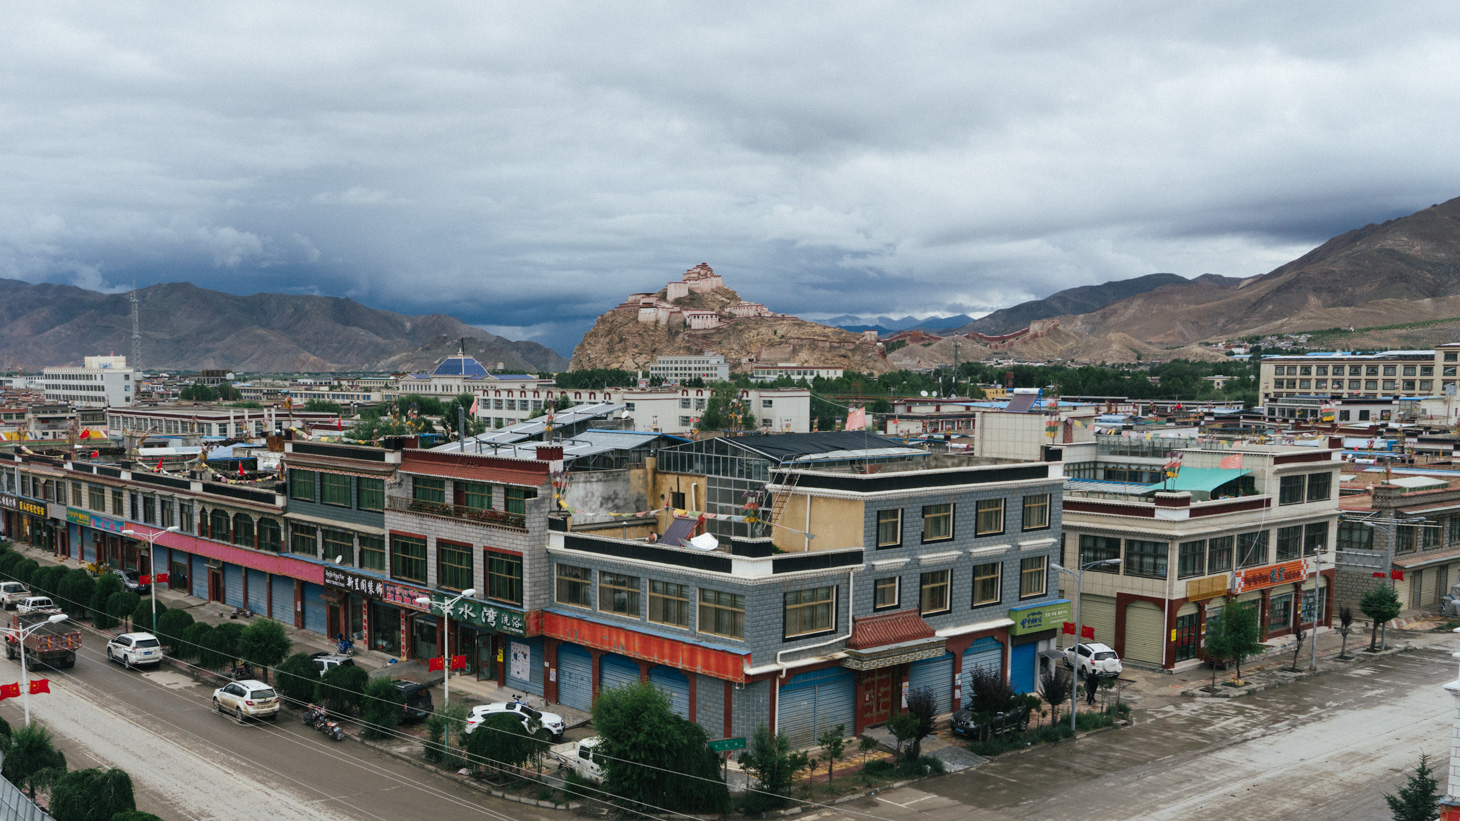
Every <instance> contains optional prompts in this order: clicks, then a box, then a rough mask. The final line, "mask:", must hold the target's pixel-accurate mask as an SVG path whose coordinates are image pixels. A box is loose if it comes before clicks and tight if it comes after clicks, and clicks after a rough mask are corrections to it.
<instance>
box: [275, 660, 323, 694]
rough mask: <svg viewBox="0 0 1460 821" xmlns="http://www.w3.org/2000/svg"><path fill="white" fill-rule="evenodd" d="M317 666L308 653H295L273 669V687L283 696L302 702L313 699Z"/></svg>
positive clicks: (316, 680) (316, 681) (317, 677)
mask: <svg viewBox="0 0 1460 821" xmlns="http://www.w3.org/2000/svg"><path fill="white" fill-rule="evenodd" d="M318 683H319V667H317V666H315V663H314V659H312V658H310V657H309V654H308V653H295V654H294V655H292V656H290V657H289V658H286V659H284V662H283V663H282V664H280V665H279V666H278V667H277V668H275V670H274V689H276V690H278V691H279V695H281V696H283V697H284V698H286V699H288V700H290V701H294V702H298V703H300V704H303V703H305V702H309V701H313V700H314V687H315V685H316V684H318Z"/></svg>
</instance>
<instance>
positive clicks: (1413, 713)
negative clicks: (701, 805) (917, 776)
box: [811, 650, 1456, 821]
mask: <svg viewBox="0 0 1460 821" xmlns="http://www.w3.org/2000/svg"><path fill="white" fill-rule="evenodd" d="M1455 677H1456V667H1455V663H1454V661H1453V660H1452V659H1451V658H1450V657H1449V654H1448V653H1447V652H1444V651H1443V650H1416V651H1412V652H1408V653H1403V654H1400V655H1395V656H1387V657H1382V658H1379V659H1376V660H1373V661H1372V662H1368V663H1362V664H1360V665H1359V666H1357V667H1351V668H1345V669H1344V670H1342V671H1336V672H1333V673H1330V674H1327V675H1322V676H1317V677H1315V678H1313V679H1309V680H1307V681H1304V682H1301V683H1296V684H1291V685H1288V686H1286V687H1282V688H1278V689H1274V690H1268V691H1265V692H1262V693H1258V694H1255V695H1253V696H1249V697H1246V698H1242V699H1235V700H1201V701H1195V700H1192V701H1183V703H1180V704H1176V705H1173V706H1170V707H1166V708H1163V709H1162V710H1160V711H1156V712H1157V714H1156V715H1154V716H1152V717H1151V719H1150V720H1147V721H1146V722H1144V723H1142V724H1140V725H1137V726H1135V727H1132V728H1130V729H1126V730H1121V731H1118V732H1111V733H1104V734H1100V735H1096V736H1091V737H1089V738H1086V739H1083V740H1081V741H1079V742H1077V743H1074V744H1069V743H1066V744H1061V745H1056V746H1055V747H1052V748H1046V749H1038V750H1030V751H1029V752H1025V753H1022V754H1018V755H1013V756H1006V757H1003V758H1000V759H995V760H994V761H992V762H990V763H989V764H985V765H983V766H981V767H979V768H977V769H974V770H970V771H966V772H963V773H958V774H955V775H952V776H948V777H946V778H942V779H937V780H934V781H931V782H922V783H920V784H918V785H916V786H915V787H908V788H903V789H900V790H894V791H890V792H887V793H883V794H882V795H881V796H878V797H877V798H875V799H871V800H860V801H857V802H853V803H851V804H848V805H843V806H842V807H840V808H837V809H835V810H824V811H820V812H818V813H812V814H811V815H812V817H819V818H821V819H824V820H825V821H830V820H831V819H848V821H870V820H871V819H876V818H886V819H896V821H902V820H903V819H919V821H942V819H960V820H962V819H967V820H968V821H1009V820H1011V819H1021V820H1022V819H1055V818H1058V819H1070V818H1115V819H1123V818H1141V819H1182V820H1183V821H1188V820H1189V819H1223V821H1226V819H1231V818H1241V819H1243V821H1259V819H1291V818H1324V819H1354V820H1355V821H1356V820H1357V819H1387V818H1388V817H1389V814H1388V812H1387V810H1386V809H1385V807H1384V803H1383V798H1382V794H1383V793H1384V792H1385V791H1390V792H1392V791H1393V790H1394V788H1395V786H1396V785H1397V784H1398V783H1399V781H1400V780H1402V777H1403V776H1402V774H1401V771H1403V770H1406V769H1409V768H1412V767H1413V766H1414V764H1415V763H1416V762H1417V761H1418V759H1419V755H1420V753H1421V752H1424V753H1428V754H1430V756H1431V757H1432V758H1438V760H1439V762H1440V766H1439V767H1437V769H1438V770H1439V771H1440V772H1441V773H1442V774H1443V773H1444V771H1445V763H1444V762H1445V761H1446V759H1447V758H1448V756H1449V747H1448V740H1449V732H1450V719H1451V713H1452V710H1453V709H1454V702H1453V700H1452V699H1451V697H1450V696H1449V694H1447V693H1446V692H1445V691H1444V690H1442V689H1441V687H1440V685H1442V684H1444V683H1445V682H1447V681H1452V680H1454V679H1455ZM1441 778H1442V786H1443V775H1442V776H1441Z"/></svg>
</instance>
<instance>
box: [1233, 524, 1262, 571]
mask: <svg viewBox="0 0 1460 821" xmlns="http://www.w3.org/2000/svg"><path fill="white" fill-rule="evenodd" d="M1264 564H1267V531H1266V530H1254V531H1253V532H1251V533H1243V534H1241V535H1240V536H1238V537H1237V566H1238V567H1257V566H1259V565H1264Z"/></svg>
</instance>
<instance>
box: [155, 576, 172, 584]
mask: <svg viewBox="0 0 1460 821" xmlns="http://www.w3.org/2000/svg"><path fill="white" fill-rule="evenodd" d="M153 578H155V579H157V583H158V584H167V583H168V581H169V580H168V578H167V574H166V573H158V574H157V575H156V576H154V577H153Z"/></svg>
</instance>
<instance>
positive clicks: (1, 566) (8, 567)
mask: <svg viewBox="0 0 1460 821" xmlns="http://www.w3.org/2000/svg"><path fill="white" fill-rule="evenodd" d="M24 558H25V557H24V556H22V555H20V554H19V553H16V552H14V551H11V552H9V553H5V554H3V555H0V575H4V576H7V577H10V578H14V577H15V566H16V565H17V564H19V563H20V562H21V560H22V559H24Z"/></svg>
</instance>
